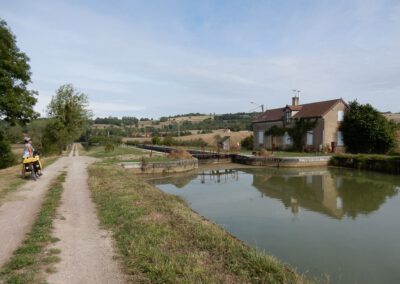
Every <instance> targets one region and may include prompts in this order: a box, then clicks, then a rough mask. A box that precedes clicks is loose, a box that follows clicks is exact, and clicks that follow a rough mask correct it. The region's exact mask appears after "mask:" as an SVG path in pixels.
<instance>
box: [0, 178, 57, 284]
mask: <svg viewBox="0 0 400 284" xmlns="http://www.w3.org/2000/svg"><path fill="white" fill-rule="evenodd" d="M64 179H65V173H64V174H61V175H60V176H59V177H58V178H57V179H56V180H55V181H54V182H53V183H52V185H51V186H50V189H49V191H48V192H47V194H46V196H45V199H44V202H43V205H42V208H41V210H40V212H39V215H38V217H37V219H36V221H35V223H34V225H33V227H32V230H31V232H30V233H29V234H28V235H27V237H26V239H25V240H24V242H23V243H22V245H21V246H20V247H19V248H18V249H17V250H16V251H15V252H14V255H13V256H12V257H11V259H10V261H9V262H8V263H7V264H6V265H5V266H4V267H3V268H2V269H1V271H0V279H1V280H3V281H4V282H5V283H21V284H22V283H44V282H43V279H42V278H43V277H42V275H41V271H47V272H51V271H52V270H53V268H52V263H54V262H57V261H58V260H59V258H58V256H57V254H58V253H59V250H57V249H47V246H48V245H49V244H50V243H51V242H54V241H56V240H55V239H54V238H52V237H51V230H52V224H53V219H54V218H55V216H56V212H57V207H58V205H59V203H60V199H61V193H62V189H63V188H62V182H64ZM0 282H1V281H0Z"/></svg>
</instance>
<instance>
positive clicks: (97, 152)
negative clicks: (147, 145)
mask: <svg viewBox="0 0 400 284" xmlns="http://www.w3.org/2000/svg"><path fill="white" fill-rule="evenodd" d="M143 153H145V152H144V151H143V150H141V149H138V148H133V147H121V146H117V147H115V148H114V151H110V152H106V151H104V147H103V146H96V147H92V148H90V150H89V152H88V155H89V156H91V157H94V158H112V157H117V156H128V155H130V156H131V155H142V154H143Z"/></svg>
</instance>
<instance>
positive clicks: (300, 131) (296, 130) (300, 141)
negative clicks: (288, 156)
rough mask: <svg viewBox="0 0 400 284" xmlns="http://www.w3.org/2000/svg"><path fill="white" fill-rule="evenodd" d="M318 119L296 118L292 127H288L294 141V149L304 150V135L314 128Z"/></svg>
mask: <svg viewBox="0 0 400 284" xmlns="http://www.w3.org/2000/svg"><path fill="white" fill-rule="evenodd" d="M317 122H318V120H317V119H316V118H315V119H312V118H300V119H295V120H294V124H293V126H292V127H290V128H287V132H288V134H289V136H290V138H291V139H292V141H293V149H294V150H296V151H303V150H304V149H303V147H304V137H305V135H306V134H307V132H308V131H310V130H312V129H314V127H315V126H316V125H317Z"/></svg>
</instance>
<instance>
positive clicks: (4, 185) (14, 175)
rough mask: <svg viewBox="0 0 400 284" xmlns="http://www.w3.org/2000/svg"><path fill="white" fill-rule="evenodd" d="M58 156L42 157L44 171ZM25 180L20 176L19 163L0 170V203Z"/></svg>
mask: <svg viewBox="0 0 400 284" xmlns="http://www.w3.org/2000/svg"><path fill="white" fill-rule="evenodd" d="M58 158H59V157H58V156H51V157H46V158H44V159H43V164H44V166H43V167H44V172H45V171H46V167H48V166H50V165H51V164H53V163H54V162H55V161H57V159H58ZM26 181H27V180H26V179H22V178H21V165H18V166H14V167H10V168H7V169H3V170H0V204H1V203H2V200H3V199H4V198H5V197H6V196H7V194H9V193H11V192H14V191H16V190H17V189H18V188H19V187H20V186H22V185H23V184H24V183H25V182H26Z"/></svg>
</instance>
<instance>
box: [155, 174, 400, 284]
mask: <svg viewBox="0 0 400 284" xmlns="http://www.w3.org/2000/svg"><path fill="white" fill-rule="evenodd" d="M153 183H154V184H155V185H156V186H157V187H158V188H160V189H161V190H163V191H165V192H167V193H170V194H174V195H178V196H180V197H182V198H183V199H184V200H186V202H187V203H188V205H189V206H190V207H191V208H192V209H193V210H195V211H196V212H198V213H199V214H201V215H203V216H205V217H206V218H208V219H210V220H212V221H213V222H215V223H217V224H219V225H220V226H221V227H223V228H224V229H225V230H227V231H228V232H230V233H231V234H232V235H234V236H236V237H237V238H239V239H241V240H243V241H245V242H246V243H248V244H249V245H251V246H253V247H256V248H257V249H260V250H264V251H265V252H267V253H268V254H271V255H274V256H276V257H277V258H278V259H280V260H281V261H283V262H286V263H288V264H290V265H291V266H293V267H296V268H297V270H298V271H299V272H302V273H304V274H305V275H307V276H309V277H317V279H320V280H324V279H329V282H330V283H400V196H399V194H398V192H399V189H400V178H399V177H397V176H392V175H384V174H377V173H370V172H360V171H353V170H348V169H326V168H317V169H266V168H263V169H233V170H232V169H229V170H225V169H219V170H216V169H214V170H200V171H199V172H198V173H195V174H188V175H185V176H179V177H169V178H164V179H158V180H153Z"/></svg>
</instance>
